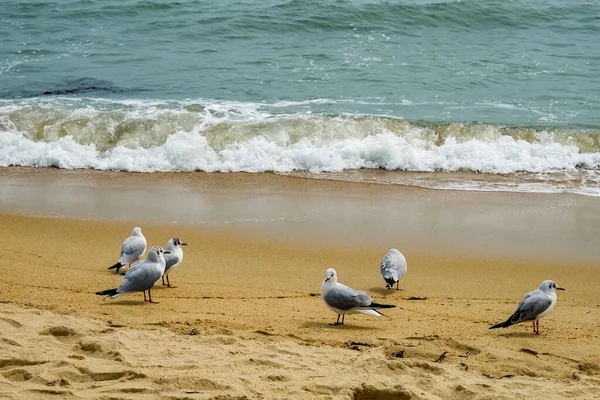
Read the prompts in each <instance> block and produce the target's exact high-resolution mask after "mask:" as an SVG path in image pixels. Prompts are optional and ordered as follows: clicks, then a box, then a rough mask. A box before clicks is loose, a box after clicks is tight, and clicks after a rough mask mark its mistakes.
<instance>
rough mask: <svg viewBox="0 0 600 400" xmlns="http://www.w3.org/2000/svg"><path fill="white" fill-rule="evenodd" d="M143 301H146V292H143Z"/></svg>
mask: <svg viewBox="0 0 600 400" xmlns="http://www.w3.org/2000/svg"><path fill="white" fill-rule="evenodd" d="M144 301H148V300H146V291H145V290H144Z"/></svg>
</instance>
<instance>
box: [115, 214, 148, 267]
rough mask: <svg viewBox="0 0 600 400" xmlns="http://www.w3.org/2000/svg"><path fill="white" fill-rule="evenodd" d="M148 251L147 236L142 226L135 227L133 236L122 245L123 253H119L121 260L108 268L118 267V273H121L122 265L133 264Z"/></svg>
mask: <svg viewBox="0 0 600 400" xmlns="http://www.w3.org/2000/svg"><path fill="white" fill-rule="evenodd" d="M145 251H146V238H145V237H144V235H143V234H142V228H139V227H137V226H136V227H135V228H133V232H131V236H129V237H128V238H127V239H125V240H124V241H123V245H121V253H120V254H119V261H117V263H116V264H115V265H113V266H112V267H108V269H116V271H115V272H116V273H117V274H118V273H119V270H120V269H121V267H123V266H124V265H126V264H129V266H130V267H131V264H132V263H134V262H136V261H137V260H139V259H140V257H141V256H142V254H144V252H145Z"/></svg>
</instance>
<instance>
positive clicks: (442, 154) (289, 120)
mask: <svg viewBox="0 0 600 400" xmlns="http://www.w3.org/2000/svg"><path fill="white" fill-rule="evenodd" d="M76 103H77V102H76V101H73V102H70V103H69V107H66V108H65V107H63V108H62V109H56V108H53V106H52V105H51V104H50V103H49V105H47V106H44V107H41V106H40V103H39V102H38V103H36V105H35V106H32V105H30V104H27V105H24V104H21V105H20V106H19V107H20V108H19V107H15V105H14V104H12V103H11V104H6V105H0V166H11V165H13V166H36V167H59V168H92V169H99V170H124V171H137V172H153V171H198V170H199V171H208V172H214V171H245V172H263V171H273V172H283V173H285V172H291V171H309V172H312V173H320V172H339V171H343V170H349V169H387V170H401V171H447V172H453V171H476V172H483V173H489V174H512V173H516V172H521V171H526V172H531V173H549V172H555V171H562V172H568V171H582V170H589V171H592V173H593V174H596V173H597V171H598V170H600V152H599V151H598V150H596V151H595V152H594V151H589V150H588V152H583V151H582V149H581V148H580V147H579V146H578V145H577V144H576V140H575V139H574V137H575V136H576V135H577V133H576V132H575V133H572V132H568V131H567V132H562V131H561V132H559V133H556V132H554V131H543V130H540V131H533V132H525V133H523V132H517V133H515V132H513V131H510V132H509V133H511V132H512V133H511V134H505V132H503V131H502V130H501V129H500V128H498V127H493V126H489V125H471V126H464V125H461V124H451V125H447V126H444V127H441V128H440V127H438V128H435V127H424V126H418V125H414V124H410V123H408V122H405V121H401V120H394V119H390V118H384V117H375V116H356V115H353V116H348V115H346V116H337V117H333V116H323V115H312V114H301V113H297V114H286V115H277V114H272V113H270V111H269V109H268V108H265V107H262V106H261V105H257V104H239V103H238V104H219V103H210V104H204V105H201V106H200V105H197V104H193V103H188V104H185V107H182V106H181V103H178V104H177V105H176V106H175V107H173V106H172V105H170V104H168V103H157V102H142V103H131V104H124V103H120V104H119V105H118V106H115V104H113V103H107V105H106V106H102V107H99V106H98V103H94V104H95V106H90V104H87V103H86V104H81V105H77V104H76ZM73 104H75V106H74V105H73ZM195 106H197V107H196V108H194V107H195ZM278 106H279V107H281V104H279V105H278ZM190 107H191V110H192V111H190ZM40 126H41V127H40ZM524 129H525V128H524ZM530 131H531V129H530ZM527 135H529V136H527ZM520 137H528V140H524V139H522V138H520ZM532 137H533V139H531V138H532ZM594 138H595V136H594ZM594 140H595V139H594ZM584 142H585V141H584ZM592 142H593V140H592ZM589 183H590V185H592V186H593V185H597V183H598V182H597V180H596V179H591V180H590V181H589ZM584 186H585V185H584ZM464 188H468V185H465V186H464ZM592 189H593V188H592ZM482 190H486V189H485V188H483V189H482ZM580 190H582V191H586V190H587V189H586V188H585V187H583V189H581V188H580ZM587 191H588V192H590V193H592V192H593V193H595V192H596V191H595V190H587Z"/></svg>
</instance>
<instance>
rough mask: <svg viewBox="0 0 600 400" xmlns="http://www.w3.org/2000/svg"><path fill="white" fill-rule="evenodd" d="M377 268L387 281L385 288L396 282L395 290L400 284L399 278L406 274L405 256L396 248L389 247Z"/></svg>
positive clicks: (389, 287) (392, 285) (391, 286)
mask: <svg viewBox="0 0 600 400" xmlns="http://www.w3.org/2000/svg"><path fill="white" fill-rule="evenodd" d="M379 270H380V271H381V275H383V279H384V280H385V282H386V283H387V284H386V285H385V287H386V289H391V288H393V287H394V283H395V284H396V290H398V286H399V285H400V282H399V281H400V278H402V277H403V276H404V274H406V258H404V256H403V255H402V253H400V252H399V251H398V250H396V249H391V250H390V251H388V253H387V254H386V255H385V257H383V260H381V264H380V265H379Z"/></svg>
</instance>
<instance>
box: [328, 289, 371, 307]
mask: <svg viewBox="0 0 600 400" xmlns="http://www.w3.org/2000/svg"><path fill="white" fill-rule="evenodd" d="M323 299H324V300H325V302H326V303H327V304H328V305H330V306H331V307H334V308H337V309H339V310H343V311H348V310H351V309H353V308H358V307H368V306H370V305H371V303H372V300H371V297H369V295H368V294H366V293H365V292H361V291H357V290H354V289H351V288H349V287H348V286H345V285H341V284H338V285H336V286H334V287H333V288H332V289H331V290H330V291H329V293H327V294H326V295H325V297H324V298H323Z"/></svg>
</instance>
